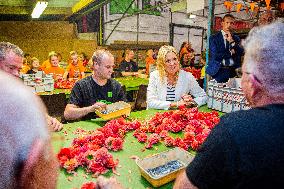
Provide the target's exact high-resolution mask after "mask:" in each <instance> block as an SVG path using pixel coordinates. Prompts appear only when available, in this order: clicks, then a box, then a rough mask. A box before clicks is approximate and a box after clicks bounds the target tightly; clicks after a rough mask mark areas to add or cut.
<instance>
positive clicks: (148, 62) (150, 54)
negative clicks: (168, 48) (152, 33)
mask: <svg viewBox="0 0 284 189" xmlns="http://www.w3.org/2000/svg"><path fill="white" fill-rule="evenodd" d="M153 53H154V51H153V49H149V50H148V51H147V53H146V55H147V57H146V59H145V62H146V74H147V75H149V74H150V66H151V65H153V64H155V59H154V58H153Z"/></svg>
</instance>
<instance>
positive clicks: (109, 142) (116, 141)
mask: <svg viewBox="0 0 284 189" xmlns="http://www.w3.org/2000/svg"><path fill="white" fill-rule="evenodd" d="M105 147H106V148H107V149H109V150H113V151H118V150H121V149H122V148H123V140H122V139H121V138H114V137H108V138H107V139H106V141H105Z"/></svg>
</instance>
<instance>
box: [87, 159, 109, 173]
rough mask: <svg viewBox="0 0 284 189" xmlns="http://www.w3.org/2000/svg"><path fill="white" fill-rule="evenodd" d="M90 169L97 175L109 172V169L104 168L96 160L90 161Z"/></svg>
mask: <svg viewBox="0 0 284 189" xmlns="http://www.w3.org/2000/svg"><path fill="white" fill-rule="evenodd" d="M88 169H89V170H90V171H91V172H93V173H94V174H95V175H100V174H105V173H107V172H108V169H107V168H106V167H104V166H103V165H102V164H101V163H99V162H96V161H95V160H93V161H90V163H89V166H88Z"/></svg>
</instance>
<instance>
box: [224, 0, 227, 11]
mask: <svg viewBox="0 0 284 189" xmlns="http://www.w3.org/2000/svg"><path fill="white" fill-rule="evenodd" d="M224 6H225V7H226V9H227V6H228V1H225V2H224Z"/></svg>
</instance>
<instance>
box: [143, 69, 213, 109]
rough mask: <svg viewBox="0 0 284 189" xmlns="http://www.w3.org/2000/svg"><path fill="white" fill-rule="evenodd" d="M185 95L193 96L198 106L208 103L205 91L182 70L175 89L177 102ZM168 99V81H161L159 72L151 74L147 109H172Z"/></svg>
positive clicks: (190, 75)
mask: <svg viewBox="0 0 284 189" xmlns="http://www.w3.org/2000/svg"><path fill="white" fill-rule="evenodd" d="M185 94H190V95H192V96H193V98H194V101H195V102H196V103H197V105H198V106H202V105H204V104H206V103H207V95H206V93H205V92H204V90H203V89H202V88H201V87H200V86H199V85H198V83H197V81H196V79H195V78H194V77H193V75H192V74H191V73H189V72H186V71H183V70H180V71H179V76H178V80H177V84H176V88H175V100H174V101H175V102H176V101H179V100H181V97H182V96H183V95H185ZM166 97H167V80H166V78H165V79H164V82H162V81H161V80H160V77H159V72H158V70H155V71H153V72H152V73H150V79H149V85H148V88H147V108H148V109H149V108H153V109H164V110H167V109H169V107H170V104H171V102H169V101H166Z"/></svg>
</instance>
